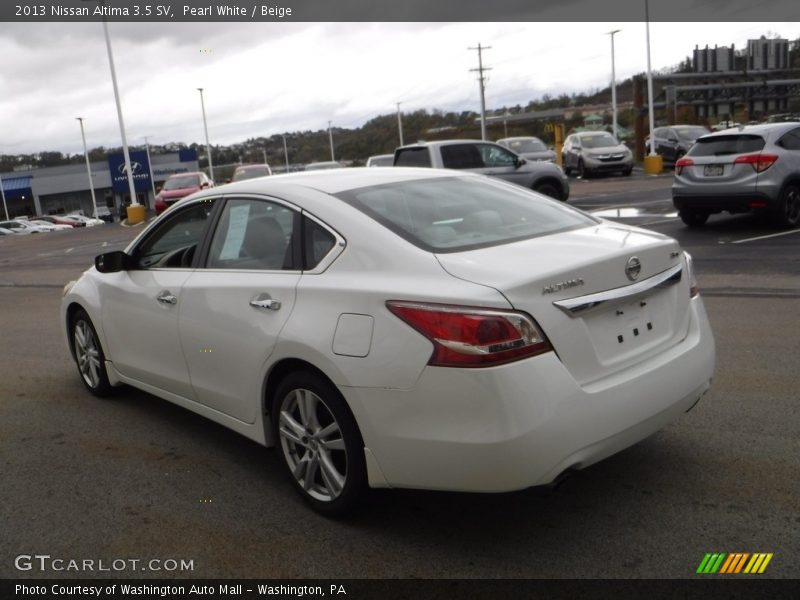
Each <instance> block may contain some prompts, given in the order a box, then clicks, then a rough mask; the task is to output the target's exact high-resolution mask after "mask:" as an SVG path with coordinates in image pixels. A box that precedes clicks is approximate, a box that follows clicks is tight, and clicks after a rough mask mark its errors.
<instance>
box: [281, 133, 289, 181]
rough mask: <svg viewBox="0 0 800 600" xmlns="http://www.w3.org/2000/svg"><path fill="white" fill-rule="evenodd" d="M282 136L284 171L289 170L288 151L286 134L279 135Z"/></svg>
mask: <svg viewBox="0 0 800 600" xmlns="http://www.w3.org/2000/svg"><path fill="white" fill-rule="evenodd" d="M281 137H282V138H283V156H284V157H285V158H286V172H287V173H288V172H289V151H288V150H287V149H286V136H285V135H281Z"/></svg>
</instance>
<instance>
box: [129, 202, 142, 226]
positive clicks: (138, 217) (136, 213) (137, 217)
mask: <svg viewBox="0 0 800 600" xmlns="http://www.w3.org/2000/svg"><path fill="white" fill-rule="evenodd" d="M142 221H144V205H143V204H131V205H130V206H129V207H128V225H136V224H137V223H141V222H142Z"/></svg>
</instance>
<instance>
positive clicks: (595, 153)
mask: <svg viewBox="0 0 800 600" xmlns="http://www.w3.org/2000/svg"><path fill="white" fill-rule="evenodd" d="M561 164H562V165H564V172H565V173H566V174H567V175H569V174H570V173H571V172H572V171H573V169H574V170H575V171H577V172H578V176H579V177H581V178H586V177H588V176H589V175H593V174H595V173H609V172H612V171H617V172H619V173H622V174H623V175H630V174H631V172H632V171H633V153H632V152H631V151H630V150H629V149H628V147H627V146H626V145H625V144H621V143H620V142H619V140H617V138H615V137H614V136H613V135H611V134H610V133H608V132H607V131H581V132H579V133H573V134H572V135H570V136H568V137H567V139H566V140H565V141H564V148H563V149H562V151H561Z"/></svg>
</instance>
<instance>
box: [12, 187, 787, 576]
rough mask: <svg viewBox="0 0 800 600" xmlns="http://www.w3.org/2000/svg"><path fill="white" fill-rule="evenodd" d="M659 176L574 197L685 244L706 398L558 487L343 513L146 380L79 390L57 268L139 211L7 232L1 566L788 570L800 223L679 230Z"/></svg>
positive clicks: (61, 270)
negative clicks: (315, 499)
mask: <svg viewBox="0 0 800 600" xmlns="http://www.w3.org/2000/svg"><path fill="white" fill-rule="evenodd" d="M670 179H671V178H670V176H669V175H668V174H665V175H662V176H659V177H646V176H644V175H643V174H641V173H634V175H633V176H632V177H630V178H623V177H612V178H604V179H596V180H595V179H591V180H587V181H582V180H577V179H574V178H573V179H572V180H571V184H572V195H571V197H570V204H572V205H574V206H578V207H580V208H583V209H585V210H589V211H591V212H596V213H598V214H602V215H603V216H607V217H608V218H611V219H615V220H619V221H621V222H625V223H630V224H636V225H642V226H644V227H648V228H652V229H654V230H657V231H659V232H662V233H665V234H667V235H671V236H674V237H676V238H678V239H679V240H680V242H681V244H682V245H683V246H684V248H686V249H687V250H688V251H689V252H690V253H692V255H693V256H694V258H695V261H696V266H697V270H698V280H699V285H700V290H701V294H702V295H703V297H704V299H705V304H706V308H707V311H708V313H709V317H710V320H711V323H712V327H713V330H714V333H715V337H716V342H717V371H716V374H715V381H714V384H713V386H712V389H711V391H710V392H709V393H708V394H707V395H706V396H705V397H704V398H703V399H702V400H701V402H700V403H699V405H698V406H697V407H696V408H695V409H694V410H692V411H691V412H689V413H688V414H685V415H683V416H682V418H680V419H679V420H678V421H676V422H675V423H673V424H671V425H670V426H669V427H667V428H666V429H664V430H663V431H661V432H659V433H657V434H656V435H654V436H652V437H651V438H649V439H647V440H645V441H643V442H641V443H639V444H637V445H636V446H634V447H632V448H629V449H628V450H626V451H624V452H622V453H620V454H618V455H616V456H613V457H611V458H609V459H607V460H605V461H603V462H601V463H598V464H596V465H594V466H592V467H589V468H588V469H586V470H584V471H582V472H580V473H578V474H576V475H575V476H574V477H572V478H570V479H567V480H565V481H564V482H563V483H562V484H561V485H560V486H558V487H557V488H555V489H550V488H547V489H532V490H526V491H522V492H516V493H511V494H501V495H476V494H452V493H433V492H420V491H407V490H397V491H379V492H374V493H373V494H372V496H371V501H370V503H369V504H368V505H366V506H365V507H364V508H363V510H362V511H361V512H360V513H359V514H357V515H355V516H354V517H352V518H349V519H347V520H343V521H334V520H329V519H325V518H323V517H321V516H319V515H317V514H314V513H312V512H311V511H310V510H309V509H307V508H306V507H305V506H304V505H303V504H302V502H301V501H300V500H299V498H298V497H297V496H296V494H295V493H294V491H293V490H292V489H291V487H290V485H289V483H288V481H285V480H284V477H283V474H282V472H281V470H280V469H279V466H280V465H279V462H278V459H277V456H276V455H275V453H274V452H272V451H271V450H266V449H263V448H261V447H260V446H258V445H256V444H255V443H253V442H250V441H248V440H246V439H244V438H242V437H240V436H238V435H236V434H235V433H233V432H231V431H228V430H226V429H223V428H222V427H221V426H218V425H216V424H214V423H211V422H209V421H206V420H204V419H203V418H201V417H199V416H196V415H194V414H192V413H189V412H187V411H185V410H183V409H181V408H178V407H176V406H173V405H171V404H169V403H167V402H165V401H162V400H160V399H158V398H155V397H154V396H150V395H148V394H145V393H143V392H139V391H136V390H133V389H124V390H123V391H122V392H121V393H120V394H119V395H118V396H117V397H116V398H114V399H112V400H105V401H103V400H98V399H96V398H94V397H92V396H90V395H89V394H88V393H86V392H85V391H84V388H83V386H82V384H81V382H80V380H79V378H78V375H77V372H76V369H75V366H74V364H73V363H72V362H71V360H70V357H69V352H68V350H67V349H66V346H65V342H64V339H63V335H62V331H61V325H60V323H59V315H58V308H59V305H60V299H61V289H62V287H63V285H64V284H65V283H66V282H67V281H69V280H70V279H74V278H76V277H77V276H78V275H79V274H80V272H81V271H82V270H83V269H85V268H86V267H87V266H88V265H89V264H91V262H92V260H93V257H94V256H95V255H96V254H98V253H101V252H104V251H107V250H112V249H119V248H122V247H124V246H125V245H126V244H127V242H128V241H129V240H130V239H132V238H133V236H134V235H135V234H136V233H137V232H138V229H136V228H124V227H121V226H120V225H118V224H114V225H105V226H102V227H95V228H91V229H76V230H73V231H64V232H55V233H51V234H40V235H31V236H26V237H20V238H14V239H10V238H8V237H5V238H0V306H2V312H0V323H1V324H2V328H1V329H0V331H2V339H3V343H2V346H1V347H0V348H2V350H1V351H0V464H2V486H1V487H0V489H2V492H0V496H1V498H0V500H1V501H0V531H2V535H0V577H4V578H13V577H57V576H69V577H93V576H97V573H92V572H78V573H75V572H69V573H64V572H55V571H52V570H48V571H44V572H41V571H38V570H36V569H32V570H30V571H19V570H18V569H17V568H16V567H15V557H17V556H19V555H21V554H36V553H39V554H49V555H51V556H52V557H61V558H65V559H72V558H74V559H96V560H99V559H103V560H106V561H108V562H110V561H112V560H114V559H122V558H124V559H140V560H142V561H150V560H153V559H155V560H160V561H162V562H161V563H159V564H164V563H163V561H166V560H169V559H173V560H177V561H179V562H180V561H181V560H184V561H192V569H191V570H185V571H182V570H176V571H172V570H170V571H168V572H165V570H163V569H162V570H154V569H149V568H148V569H147V570H142V568H141V567H140V564H141V563H140V564H137V566H136V568H130V569H127V570H123V571H120V572H114V573H111V574H110V576H123V577H165V576H167V577H197V578H214V577H240V578H241V577H256V578H260V577H271V578H331V577H336V578H360V577H367V578H372V577H383V578H570V577H579V578H584V577H603V578H617V577H619V578H692V577H699V576H698V575H695V571H696V569H697V567H698V565H699V564H700V562H701V560H702V559H703V557H704V555H705V554H706V553H709V552H749V553H757V552H764V553H773V558H772V560H771V562H770V564H769V566H768V569H767V570H766V572H765V574H764V575H762V576H761V577H773V578H798V577H800V567H799V566H798V565H800V536H799V535H798V530H800V510H798V509H800V501H798V498H800V437H799V436H798V431H800V411H798V410H797V405H798V388H799V387H800V371H798V367H797V364H798V356H800V318H798V314H800V278H799V277H798V276H799V275H800V230H795V231H791V232H786V231H776V230H774V229H771V228H770V227H769V226H768V225H766V224H765V223H762V222H761V221H759V220H758V219H755V218H753V217H751V216H737V217H731V216H727V215H721V216H713V217H712V218H711V219H710V220H709V223H708V224H707V226H706V227H705V228H703V229H700V230H691V231H690V230H687V229H686V228H685V227H684V226H683V224H682V223H681V221H680V220H679V219H678V218H677V217H676V215H675V214H674V212H673V210H672V206H671V201H670V192H669V185H670ZM103 576H109V574H103ZM706 577H707V576H706Z"/></svg>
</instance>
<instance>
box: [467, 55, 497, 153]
mask: <svg viewBox="0 0 800 600" xmlns="http://www.w3.org/2000/svg"><path fill="white" fill-rule="evenodd" d="M491 49H492V47H491V46H481V44H480V42H478V47H477V48H467V50H477V51H478V68H477V69H470V71H477V72H478V83H479V84H480V88H481V139H482V140H485V139H486V90H485V83H486V78H485V77H484V76H483V72H484V71H491V70H492V69H491V68H490V67H484V66H483V51H484V50H491Z"/></svg>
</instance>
